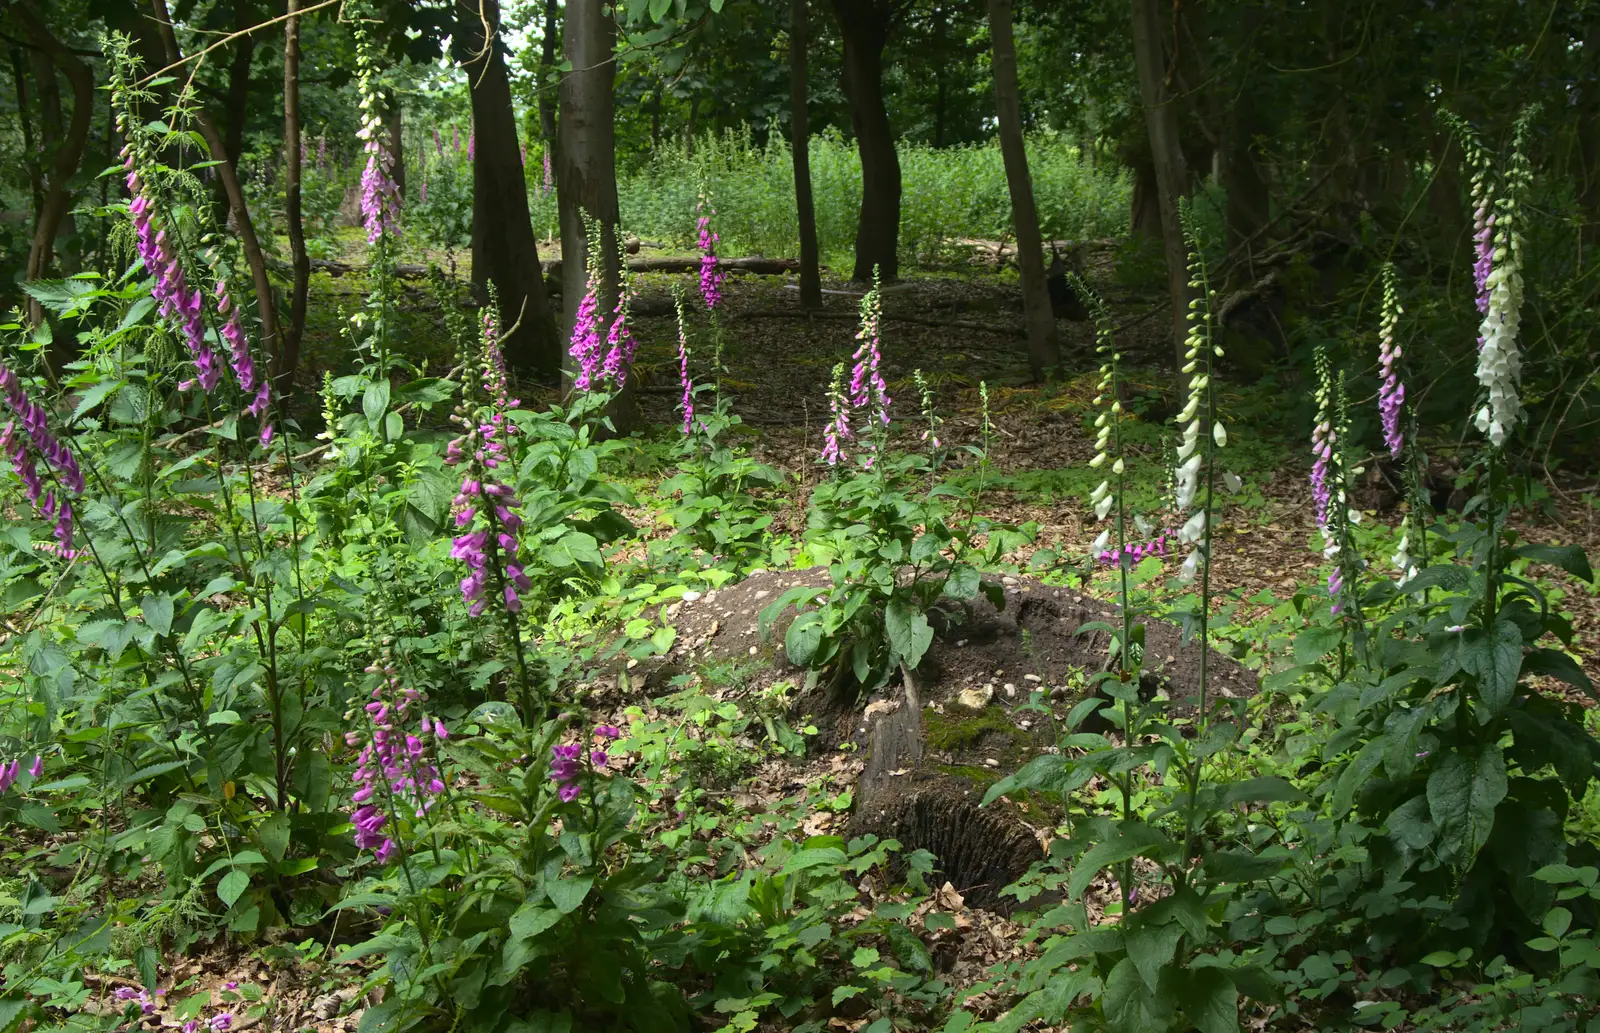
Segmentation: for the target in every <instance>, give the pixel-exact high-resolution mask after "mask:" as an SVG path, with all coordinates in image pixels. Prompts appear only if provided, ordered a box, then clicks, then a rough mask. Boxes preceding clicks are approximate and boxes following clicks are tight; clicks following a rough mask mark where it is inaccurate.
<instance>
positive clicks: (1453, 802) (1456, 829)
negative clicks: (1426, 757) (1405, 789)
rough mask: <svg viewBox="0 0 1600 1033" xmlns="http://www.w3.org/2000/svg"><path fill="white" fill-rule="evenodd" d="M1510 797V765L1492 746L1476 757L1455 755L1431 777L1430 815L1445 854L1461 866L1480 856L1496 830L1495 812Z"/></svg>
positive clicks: (1489, 745) (1429, 791) (1429, 792)
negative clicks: (1508, 783)
mask: <svg viewBox="0 0 1600 1033" xmlns="http://www.w3.org/2000/svg"><path fill="white" fill-rule="evenodd" d="M1505 796H1506V763H1505V758H1504V757H1503V756H1501V753H1500V747H1499V746H1498V745H1496V744H1494V743H1490V744H1488V745H1486V746H1484V747H1483V749H1482V750H1480V751H1479V752H1478V754H1477V755H1476V756H1473V757H1469V756H1467V755H1465V754H1461V753H1452V754H1450V755H1449V756H1448V757H1446V758H1445V759H1444V762H1443V763H1441V764H1440V765H1439V767H1438V768H1437V769H1436V770H1435V771H1434V773H1433V774H1432V775H1430V776H1429V777H1428V811H1429V813H1430V814H1431V815H1432V816H1433V823H1434V825H1435V827H1437V828H1438V830H1439V844H1440V847H1441V849H1442V851H1443V852H1445V853H1448V854H1453V855H1454V859H1455V860H1456V861H1458V862H1460V861H1467V860H1470V859H1471V858H1473V857H1476V856H1477V853H1478V851H1479V849H1481V848H1482V847H1483V844H1484V842H1485V841H1487V840H1488V838H1489V832H1490V830H1491V829H1493V828H1494V809H1495V806H1496V805H1497V804H1499V803H1500V801H1501V800H1503V799H1505Z"/></svg>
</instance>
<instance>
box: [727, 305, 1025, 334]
mask: <svg viewBox="0 0 1600 1033" xmlns="http://www.w3.org/2000/svg"><path fill="white" fill-rule="evenodd" d="M734 315H735V316H737V317H738V318H740V319H838V320H847V321H849V322H855V321H856V320H858V319H860V318H861V316H860V314H859V313H856V312H817V311H810V312H808V311H805V310H803V309H786V308H758V309H752V310H750V311H746V312H735V313H734ZM883 318H884V319H887V320H890V321H891V322H894V321H898V322H901V323H917V324H919V325H921V326H938V327H950V328H953V329H957V330H977V331H980V332H982V333H986V334H999V335H1000V336H1002V337H1017V338H1021V339H1023V340H1027V337H1028V331H1027V330H1026V329H1025V328H1023V327H1020V326H1002V325H998V324H995V323H979V322H976V321H974V320H971V319H932V318H929V317H928V316H913V315H911V314H909V313H905V312H890V311H885V312H884V313H883Z"/></svg>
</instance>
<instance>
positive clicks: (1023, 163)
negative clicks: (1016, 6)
mask: <svg viewBox="0 0 1600 1033" xmlns="http://www.w3.org/2000/svg"><path fill="white" fill-rule="evenodd" d="M989 37H990V38H991V39H992V40H994V106H995V113H996V115H997V116H998V120H999V123H1000V154H1001V157H1002V158H1003V159H1004V161H1005V166H1006V186H1007V187H1009V188H1010V191H1011V225H1012V228H1013V229H1015V230H1016V234H1017V267H1018V268H1019V269H1020V270H1021V271H1022V309H1023V315H1024V317H1025V319H1026V321H1027V324H1028V367H1029V369H1031V370H1032V371H1033V379H1034V381H1035V382H1036V383H1037V382H1039V381H1042V380H1044V378H1045V377H1046V376H1047V375H1048V374H1049V373H1050V372H1051V371H1052V370H1055V369H1056V368H1058V367H1059V366H1060V365H1061V343H1060V340H1059V339H1058V337H1057V335H1056V317H1055V312H1054V310H1053V309H1052V308H1051V306H1050V291H1049V288H1048V286H1047V285H1046V284H1045V276H1044V244H1043V242H1042V240H1041V239H1040V235H1039V211H1038V209H1037V208H1036V207H1035V206H1034V203H1033V180H1032V178H1031V177H1030V176H1029V175H1028V152H1027V150H1026V148H1025V147H1024V146H1023V139H1022V101H1021V97H1020V90H1019V87H1018V85H1017V49H1016V43H1015V41H1014V40H1013V39H1012V34H1011V0H989Z"/></svg>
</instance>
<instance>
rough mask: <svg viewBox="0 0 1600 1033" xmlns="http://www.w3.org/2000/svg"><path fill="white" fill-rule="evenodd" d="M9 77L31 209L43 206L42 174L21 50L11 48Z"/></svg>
mask: <svg viewBox="0 0 1600 1033" xmlns="http://www.w3.org/2000/svg"><path fill="white" fill-rule="evenodd" d="M11 77H12V79H13V80H14V81H15V84H16V89H17V121H18V122H19V123H21V126H22V160H23V162H24V163H25V164H26V165H27V167H28V191H29V193H28V196H30V197H31V198H33V210H34V211H35V212H38V211H39V209H41V208H43V207H44V175H43V173H41V171H40V169H39V148H38V145H36V144H35V143H34V141H33V118H32V116H31V115H30V114H29V110H30V109H31V108H32V105H31V104H29V103H28V71H27V69H26V67H24V63H23V57H22V50H21V48H18V47H13V48H11Z"/></svg>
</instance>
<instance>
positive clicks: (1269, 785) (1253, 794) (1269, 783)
mask: <svg viewBox="0 0 1600 1033" xmlns="http://www.w3.org/2000/svg"><path fill="white" fill-rule="evenodd" d="M1304 799H1306V794H1305V793H1302V792H1301V791H1300V790H1298V789H1296V788H1295V787H1294V786H1293V785H1291V784H1289V782H1288V781H1287V780H1285V779H1282V778H1278V777H1277V776H1275V775H1262V776H1259V777H1257V778H1248V779H1245V780H1244V781H1243V782H1235V783H1233V784H1232V785H1230V786H1228V787H1227V788H1226V789H1225V790H1224V791H1223V793H1222V805H1223V806H1224V807H1232V806H1235V805H1236V804H1241V803H1298V802H1299V801H1301V800H1304Z"/></svg>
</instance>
